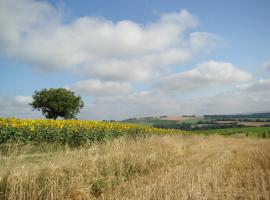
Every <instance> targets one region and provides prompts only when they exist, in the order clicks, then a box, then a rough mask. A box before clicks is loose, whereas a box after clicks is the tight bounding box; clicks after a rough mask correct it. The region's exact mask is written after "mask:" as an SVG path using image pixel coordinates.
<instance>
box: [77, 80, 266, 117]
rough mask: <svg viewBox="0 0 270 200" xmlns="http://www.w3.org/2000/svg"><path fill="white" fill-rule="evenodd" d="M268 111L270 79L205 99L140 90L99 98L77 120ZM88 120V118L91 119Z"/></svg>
mask: <svg viewBox="0 0 270 200" xmlns="http://www.w3.org/2000/svg"><path fill="white" fill-rule="evenodd" d="M252 112H270V80H269V79H268V80H259V81H256V82H254V83H252V84H249V85H243V86H240V87H239V86H238V87H235V88H234V89H232V90H230V91H227V92H224V93H218V94H216V95H212V96H206V97H191V98H188V99H183V98H182V99H181V98H180V99H179V98H176V97H175V96H170V95H168V94H165V93H162V92H159V91H141V92H137V93H133V94H130V95H128V96H125V97H112V98H98V99H96V101H94V102H93V103H92V104H91V105H89V106H88V107H86V108H85V109H84V110H82V112H81V114H80V117H81V118H89V116H93V119H124V118H129V117H143V116H160V115H170V116H176V115H182V114H198V115H203V114H237V113H252ZM90 118H91V117H90Z"/></svg>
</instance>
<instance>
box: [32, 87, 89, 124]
mask: <svg viewBox="0 0 270 200" xmlns="http://www.w3.org/2000/svg"><path fill="white" fill-rule="evenodd" d="M30 105H31V106H32V108H33V109H34V110H35V109H36V110H41V111H42V113H43V115H45V117H46V118H47V119H57V117H62V118H64V119H72V118H75V116H76V114H77V113H79V111H80V109H81V108H82V107H83V106H84V104H83V101H82V100H81V97H80V96H75V94H74V92H72V91H70V90H66V89H64V88H57V89H54V88H51V89H42V90H41V91H35V93H34V95H33V102H32V103H30Z"/></svg>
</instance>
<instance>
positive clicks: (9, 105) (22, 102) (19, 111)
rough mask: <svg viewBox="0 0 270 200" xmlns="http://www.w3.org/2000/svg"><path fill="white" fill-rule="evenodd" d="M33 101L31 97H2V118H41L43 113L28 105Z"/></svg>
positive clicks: (0, 106) (0, 101)
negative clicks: (33, 109)
mask: <svg viewBox="0 0 270 200" xmlns="http://www.w3.org/2000/svg"><path fill="white" fill-rule="evenodd" d="M31 101H32V97H31V96H15V97H0V108H1V109H0V117H17V118H41V117H42V115H41V113H40V112H37V111H32V109H31V106H30V105H28V104H29V103H30V102H31Z"/></svg>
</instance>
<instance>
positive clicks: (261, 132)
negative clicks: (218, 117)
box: [192, 127, 270, 137]
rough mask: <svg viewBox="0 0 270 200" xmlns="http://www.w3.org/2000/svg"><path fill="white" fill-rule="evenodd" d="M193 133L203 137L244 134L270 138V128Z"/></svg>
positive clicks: (245, 128)
mask: <svg viewBox="0 0 270 200" xmlns="http://www.w3.org/2000/svg"><path fill="white" fill-rule="evenodd" d="M192 132H193V133H197V134H203V135H212V134H220V135H234V134H236V135H239V134H243V135H246V136H252V137H270V127H241V128H226V129H209V130H198V131H192Z"/></svg>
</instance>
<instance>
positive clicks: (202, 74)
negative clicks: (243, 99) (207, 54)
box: [159, 61, 252, 91]
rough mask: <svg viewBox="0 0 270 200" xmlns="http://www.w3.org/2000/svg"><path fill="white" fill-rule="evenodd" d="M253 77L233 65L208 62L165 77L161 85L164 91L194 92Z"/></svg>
mask: <svg viewBox="0 0 270 200" xmlns="http://www.w3.org/2000/svg"><path fill="white" fill-rule="evenodd" d="M251 79H252V75H251V74H250V73H248V72H246V71H244V70H240V69H238V68H236V67H235V66H234V65H233V64H232V63H226V62H216V61H208V62H205V63H202V64H199V65H198V66H197V67H196V68H194V69H192V70H189V71H185V72H180V73H175V74H172V75H169V76H167V77H164V78H163V79H162V80H161V82H160V83H159V87H160V88H161V89H162V90H163V91H177V90H180V91H193V90H197V89H202V88H206V87H209V86H220V85H226V84H232V83H237V82H238V83H239V82H245V81H249V80H251Z"/></svg>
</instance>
